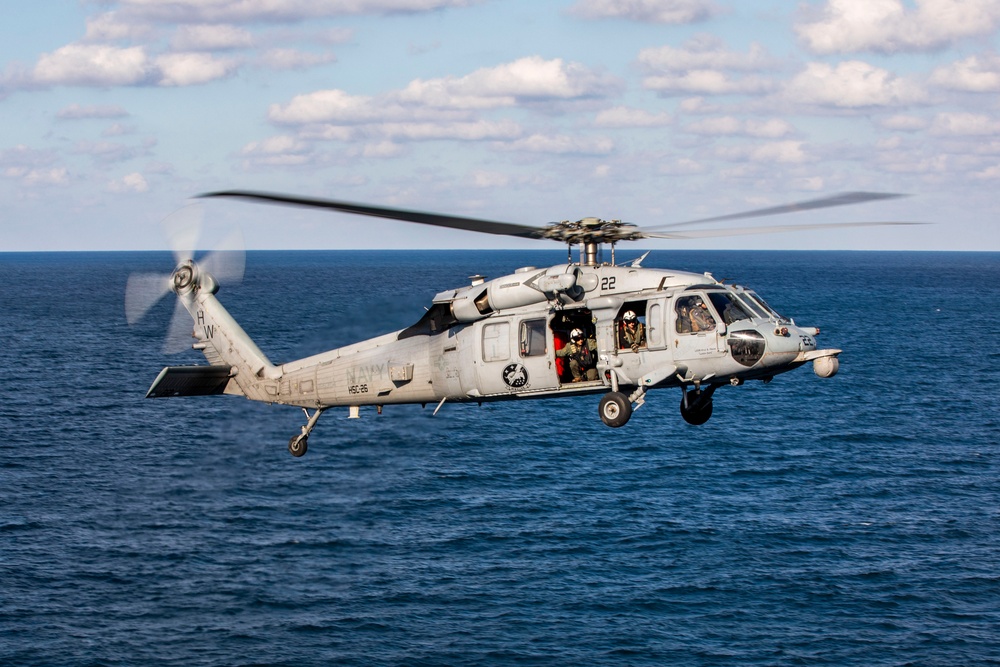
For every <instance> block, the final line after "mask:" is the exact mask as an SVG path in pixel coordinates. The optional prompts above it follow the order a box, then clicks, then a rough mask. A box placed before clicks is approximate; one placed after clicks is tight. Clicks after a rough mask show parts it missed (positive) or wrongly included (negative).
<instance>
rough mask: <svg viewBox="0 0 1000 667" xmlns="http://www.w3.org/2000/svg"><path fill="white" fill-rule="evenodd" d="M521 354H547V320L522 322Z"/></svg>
mask: <svg viewBox="0 0 1000 667" xmlns="http://www.w3.org/2000/svg"><path fill="white" fill-rule="evenodd" d="M520 346H521V356H522V357H538V356H541V355H543V354H545V320H544V319H539V320H524V321H523V322H521V336H520Z"/></svg>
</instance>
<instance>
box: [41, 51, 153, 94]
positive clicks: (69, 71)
mask: <svg viewBox="0 0 1000 667" xmlns="http://www.w3.org/2000/svg"><path fill="white" fill-rule="evenodd" d="M150 71H151V66H150V62H149V58H148V57H147V56H146V51H145V50H144V49H143V48H142V47H140V46H132V47H128V48H118V47H114V46H106V45H101V44H68V45H66V46H64V47H62V48H60V49H57V50H55V51H53V52H52V53H46V54H43V55H42V56H41V57H40V58H39V59H38V63H37V64H36V65H35V69H34V72H33V76H34V80H35V81H36V82H37V83H41V84H51V85H58V84H62V85H76V86H128V85H135V84H139V83H142V82H143V81H145V80H147V79H148V78H149V76H150Z"/></svg>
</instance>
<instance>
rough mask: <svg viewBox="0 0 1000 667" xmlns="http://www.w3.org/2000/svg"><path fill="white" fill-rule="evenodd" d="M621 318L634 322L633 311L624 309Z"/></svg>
mask: <svg viewBox="0 0 1000 667" xmlns="http://www.w3.org/2000/svg"><path fill="white" fill-rule="evenodd" d="M622 319H623V320H625V321H626V322H635V313H634V312H632V311H631V310H626V311H625V314H624V315H622Z"/></svg>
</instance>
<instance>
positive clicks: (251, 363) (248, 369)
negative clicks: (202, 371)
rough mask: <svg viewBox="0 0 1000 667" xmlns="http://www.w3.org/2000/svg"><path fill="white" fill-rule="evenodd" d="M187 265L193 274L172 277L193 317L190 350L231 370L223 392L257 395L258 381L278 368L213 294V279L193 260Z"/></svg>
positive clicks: (216, 288) (215, 287)
mask: <svg viewBox="0 0 1000 667" xmlns="http://www.w3.org/2000/svg"><path fill="white" fill-rule="evenodd" d="M188 266H190V268H191V269H192V274H193V275H191V277H190V280H183V279H182V280H174V283H173V286H174V287H173V289H174V291H175V292H176V293H177V297H178V298H179V299H180V302H181V304H183V306H184V307H185V308H186V309H187V311H188V312H189V313H190V314H191V318H192V319H193V320H194V330H193V336H194V338H195V343H194V345H193V347H194V349H196V350H201V352H202V354H204V355H205V358H206V359H207V360H208V363H210V364H212V365H213V366H229V367H230V368H231V369H232V370H231V371H230V377H231V380H230V382H229V383H228V385H227V386H226V390H225V391H226V393H229V394H232V393H238V394H242V395H243V396H246V397H247V398H257V394H259V393H261V392H262V390H261V384H260V383H261V381H262V380H265V379H273V378H276V377H278V376H279V375H280V370H279V369H278V368H277V367H275V366H274V364H272V363H271V361H270V360H269V359H268V358H267V355H265V354H264V353H263V352H262V351H261V349H260V348H259V347H257V344H256V343H254V342H253V340H252V339H251V338H250V336H249V335H247V333H246V331H244V330H243V328H242V327H241V326H240V325H239V324H237V322H236V320H235V319H233V317H232V315H230V314H229V311H227V310H226V309H225V308H224V307H223V305H222V304H221V303H220V302H219V300H218V299H217V298H216V297H215V294H216V293H217V292H218V291H219V286H218V283H217V282H216V281H215V278H213V277H212V275H211V274H209V273H207V272H205V271H198V270H197V267H196V266H195V265H194V263H193V262H191V263H190V264H189V265H188ZM178 271H180V270H178ZM177 275H178V272H175V276H177ZM258 400H259V399H258Z"/></svg>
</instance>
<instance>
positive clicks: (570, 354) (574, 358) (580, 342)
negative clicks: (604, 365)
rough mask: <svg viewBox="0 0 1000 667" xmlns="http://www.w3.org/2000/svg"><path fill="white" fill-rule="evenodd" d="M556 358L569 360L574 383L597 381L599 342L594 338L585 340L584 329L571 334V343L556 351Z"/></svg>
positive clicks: (574, 330) (575, 330)
mask: <svg viewBox="0 0 1000 667" xmlns="http://www.w3.org/2000/svg"><path fill="white" fill-rule="evenodd" d="M556 356H557V357H567V358H569V370H570V373H572V374H573V382H583V381H584V380H596V379H597V341H596V340H594V338H592V337H588V338H586V339H585V338H584V336H583V330H582V329H573V331H571V332H570V334H569V343H567V344H566V346H565V347H563V348H562V349H561V350H556Z"/></svg>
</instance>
